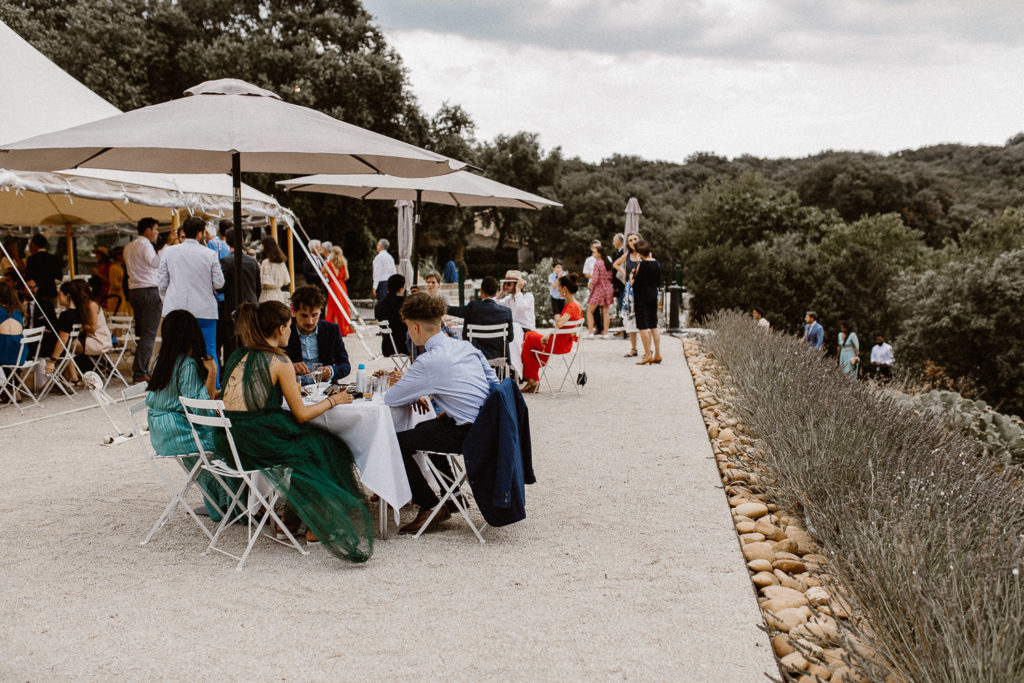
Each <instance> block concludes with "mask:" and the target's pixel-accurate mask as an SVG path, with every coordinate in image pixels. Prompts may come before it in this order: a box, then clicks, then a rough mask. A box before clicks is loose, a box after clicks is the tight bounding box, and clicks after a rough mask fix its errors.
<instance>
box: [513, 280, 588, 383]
mask: <svg viewBox="0 0 1024 683" xmlns="http://www.w3.org/2000/svg"><path fill="white" fill-rule="evenodd" d="M558 288H559V292H560V294H561V295H562V300H563V301H567V302H568V303H567V304H566V305H565V307H563V308H562V312H561V313H559V314H558V315H556V316H555V328H556V329H561V328H562V327H565V326H566V325H567V324H569V323H570V322H573V321H575V320H582V319H583V314H582V313H581V312H580V305H579V304H578V303H576V292H577V291H578V290H579V288H578V287H577V286H576V280H575V278H573V277H572V276H571V275H563V276H562V277H561V279H560V280H559V281H558ZM572 343H573V339H572V336H571V335H568V334H558V335H554V334H548V335H541V333H540V332H537V331H532V332H527V333H526V336H525V337H524V338H523V356H522V358H523V377H524V378H525V379H526V384H525V385H524V386H523V393H524V394H532V393H536V392H537V388H538V386H539V385H540V384H539V383H540V368H541V366H542V365H545V364H546V363H547V361H546V359H543V358H538V357H537V356H536V354H534V351H535V350H543V351H544V352H545V353H552V352H553V353H558V354H561V353H569V351H571V350H572Z"/></svg>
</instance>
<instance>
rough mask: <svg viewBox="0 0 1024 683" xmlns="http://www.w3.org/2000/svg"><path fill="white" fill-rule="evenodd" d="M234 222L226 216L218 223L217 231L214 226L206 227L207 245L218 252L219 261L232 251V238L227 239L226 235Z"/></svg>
mask: <svg viewBox="0 0 1024 683" xmlns="http://www.w3.org/2000/svg"><path fill="white" fill-rule="evenodd" d="M234 224H235V223H234V221H230V220H228V219H226V218H225V219H223V220H221V221H220V222H219V223H217V233H214V232H213V227H212V226H211V227H208V228H207V229H206V235H207V240H206V246H207V248H208V249H211V250H212V251H213V253H215V254H217V260H218V261H220V260H221V259H224V258H227V256H228V255H229V254H230V253H231V249H232V247H231V244H230V242H231V240H230V239H227V237H226V235H227V232H228V230H230V229H231V228H232V227H233V226H234Z"/></svg>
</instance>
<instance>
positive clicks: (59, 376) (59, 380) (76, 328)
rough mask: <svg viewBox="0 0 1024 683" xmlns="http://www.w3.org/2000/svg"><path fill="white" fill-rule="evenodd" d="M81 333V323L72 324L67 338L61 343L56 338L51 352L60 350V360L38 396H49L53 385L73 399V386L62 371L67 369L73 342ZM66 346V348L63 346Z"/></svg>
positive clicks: (73, 345) (71, 354)
mask: <svg viewBox="0 0 1024 683" xmlns="http://www.w3.org/2000/svg"><path fill="white" fill-rule="evenodd" d="M81 333H82V326H81V325H73V326H72V327H71V331H70V332H69V333H68V340H67V342H65V343H64V345H61V343H60V340H57V346H56V347H54V349H53V352H54V353H57V352H60V360H58V361H57V363H56V364H55V365H54V368H53V373H52V374H51V375H50V378H49V379H48V380H47V381H46V384H45V385H44V386H43V390H42V391H40V392H39V398H40V399H42V398H44V397H46V396H49V394H50V392H51V391H53V388H54V387H57V388H58V389H60V390H61V391H62V392H63V393H64V395H65V396H67V397H68V398H70V399H71V400H72V401H73V400H75V393H76V391H75V387H73V386H72V385H71V383H70V382H68V381H67V380H66V379H65V378H64V372H65V371H66V370H67V367H68V365H70V364H71V362H72V358H73V357H74V355H75V354H74V348H75V342H77V341H78V336H79V335H80V334H81ZM65 347H67V348H65Z"/></svg>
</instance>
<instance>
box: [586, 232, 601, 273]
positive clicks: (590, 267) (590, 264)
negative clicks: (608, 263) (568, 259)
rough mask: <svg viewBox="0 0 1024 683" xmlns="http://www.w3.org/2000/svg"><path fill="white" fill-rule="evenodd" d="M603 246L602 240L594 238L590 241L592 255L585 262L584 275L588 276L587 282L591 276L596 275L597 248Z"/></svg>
mask: <svg viewBox="0 0 1024 683" xmlns="http://www.w3.org/2000/svg"><path fill="white" fill-rule="evenodd" d="M600 246H601V241H600V240H594V241H593V242H591V243H590V256H588V257H587V260H586V261H584V262H583V275H584V276H585V277H586V278H587V282H590V278H592V277H594V265H595V264H596V263H597V248H598V247H600Z"/></svg>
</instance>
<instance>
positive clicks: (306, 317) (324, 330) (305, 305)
mask: <svg viewBox="0 0 1024 683" xmlns="http://www.w3.org/2000/svg"><path fill="white" fill-rule="evenodd" d="M323 310H324V294H323V292H321V291H320V290H319V289H317V288H316V287H314V286H313V285H304V286H302V287H299V288H298V289H296V290H295V293H294V294H293V295H292V314H293V315H294V317H293V318H292V333H291V336H290V337H288V347H287V349H286V351H287V353H288V358H289V359H291V361H292V366H293V367H294V368H295V374H296V375H298V377H299V381H300V382H302V384H312V383H313V382H327V381H341V380H342V379H344V378H345V377H347V376H348V373H349V372H351V370H352V365H351V363H349V360H348V351H346V350H345V342H344V341H342V339H341V332H340V330H339V329H338V326H337V325H336V324H334V323H329V322H327V321H325V320H321V319H320V314H321V313H323Z"/></svg>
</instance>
